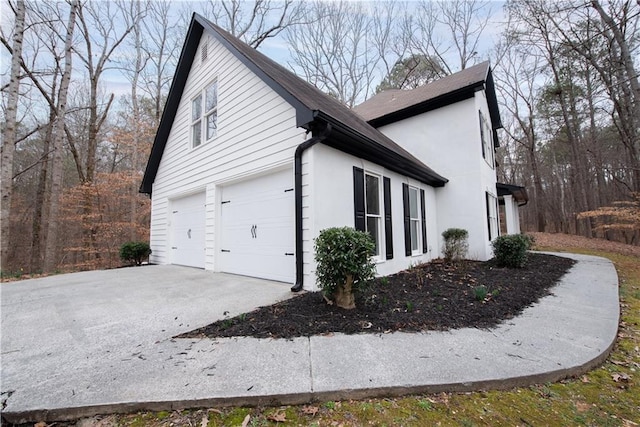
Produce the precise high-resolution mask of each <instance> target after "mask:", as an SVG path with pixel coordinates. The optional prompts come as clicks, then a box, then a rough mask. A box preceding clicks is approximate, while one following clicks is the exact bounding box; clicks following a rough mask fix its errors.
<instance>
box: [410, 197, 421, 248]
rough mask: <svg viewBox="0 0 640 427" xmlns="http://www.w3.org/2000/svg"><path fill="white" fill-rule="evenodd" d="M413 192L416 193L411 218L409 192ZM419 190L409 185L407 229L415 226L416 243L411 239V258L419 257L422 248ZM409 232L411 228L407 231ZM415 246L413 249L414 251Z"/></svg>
mask: <svg viewBox="0 0 640 427" xmlns="http://www.w3.org/2000/svg"><path fill="white" fill-rule="evenodd" d="M412 191H415V193H416V217H415V218H414V217H413V216H411V192H412ZM420 195H421V194H420V189H419V188H418V187H414V186H412V185H409V227H411V226H412V225H413V224H414V223H415V224H417V227H416V237H417V239H416V241H415V242H414V241H413V239H411V256H416V255H421V254H422V247H421V245H420V243H421V240H422V208H421V203H420ZM409 230H411V228H410V229H409ZM414 243H415V245H414ZM414 246H415V249H414Z"/></svg>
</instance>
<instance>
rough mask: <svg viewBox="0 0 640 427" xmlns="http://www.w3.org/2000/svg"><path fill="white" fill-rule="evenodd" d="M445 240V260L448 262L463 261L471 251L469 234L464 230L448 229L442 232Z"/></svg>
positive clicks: (443, 250)
mask: <svg viewBox="0 0 640 427" xmlns="http://www.w3.org/2000/svg"><path fill="white" fill-rule="evenodd" d="M442 237H443V238H444V248H443V249H442V252H443V253H444V259H445V260H446V261H448V262H455V261H460V260H463V259H465V258H466V257H467V251H468V250H469V242H468V241H467V238H468V237H469V232H468V231H467V230H465V229H463V228H448V229H446V230H445V231H443V232H442Z"/></svg>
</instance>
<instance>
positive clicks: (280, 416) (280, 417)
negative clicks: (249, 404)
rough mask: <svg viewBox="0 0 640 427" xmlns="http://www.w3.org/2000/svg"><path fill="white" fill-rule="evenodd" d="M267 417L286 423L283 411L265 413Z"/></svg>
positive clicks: (285, 415) (270, 419)
mask: <svg viewBox="0 0 640 427" xmlns="http://www.w3.org/2000/svg"><path fill="white" fill-rule="evenodd" d="M267 419H268V420H269V421H273V422H276V423H286V422H287V414H286V413H285V412H284V411H279V412H276V413H275V414H271V415H267Z"/></svg>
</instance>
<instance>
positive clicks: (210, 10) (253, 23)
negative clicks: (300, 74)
mask: <svg viewBox="0 0 640 427" xmlns="http://www.w3.org/2000/svg"><path fill="white" fill-rule="evenodd" d="M203 12H204V14H205V16H206V17H208V18H210V19H211V20H213V22H214V23H216V24H217V25H219V26H220V27H222V28H224V29H225V30H227V31H229V32H230V33H231V34H233V35H234V36H236V37H238V38H239V39H241V40H243V41H244V42H245V43H247V44H248V45H249V46H251V47H253V48H258V47H259V46H260V45H261V44H262V43H264V41H265V40H267V39H269V38H272V37H276V36H277V35H278V34H280V33H281V32H282V31H283V30H285V29H286V28H289V27H294V26H297V25H299V24H302V23H305V22H307V21H308V17H307V16H306V15H305V2H302V1H295V0H280V1H274V0H252V1H246V0H230V1H216V0H209V1H208V2H207V3H206V4H205V7H204V11H203Z"/></svg>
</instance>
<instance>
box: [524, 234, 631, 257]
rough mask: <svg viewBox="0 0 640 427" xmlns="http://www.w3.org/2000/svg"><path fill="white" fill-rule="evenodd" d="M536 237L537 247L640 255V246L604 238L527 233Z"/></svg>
mask: <svg viewBox="0 0 640 427" xmlns="http://www.w3.org/2000/svg"><path fill="white" fill-rule="evenodd" d="M527 234H529V235H531V236H533V238H534V239H535V245H534V249H535V248H545V247H546V248H549V247H556V248H557V247H561V248H564V249H565V250H567V251H571V249H572V248H576V249H590V250H595V251H605V252H613V253H618V254H622V255H631V256H640V246H632V245H626V244H624V243H619V242H611V241H609V240H604V239H589V238H587V237H582V236H574V235H572V234H563V233H527Z"/></svg>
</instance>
